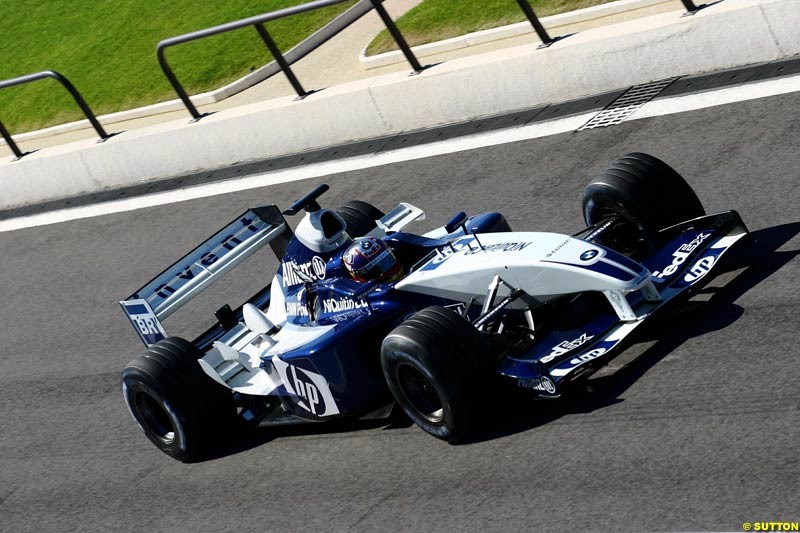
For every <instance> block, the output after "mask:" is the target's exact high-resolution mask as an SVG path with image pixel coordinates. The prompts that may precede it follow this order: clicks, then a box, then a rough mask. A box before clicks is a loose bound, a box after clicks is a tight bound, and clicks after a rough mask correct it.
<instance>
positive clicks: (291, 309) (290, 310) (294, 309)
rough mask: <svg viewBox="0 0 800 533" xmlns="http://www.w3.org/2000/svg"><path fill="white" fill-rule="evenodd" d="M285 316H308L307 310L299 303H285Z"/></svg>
mask: <svg viewBox="0 0 800 533" xmlns="http://www.w3.org/2000/svg"><path fill="white" fill-rule="evenodd" d="M286 314H287V315H290V316H308V309H306V306H305V305H303V304H302V303H300V302H286Z"/></svg>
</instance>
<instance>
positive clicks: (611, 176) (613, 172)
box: [583, 152, 705, 256]
mask: <svg viewBox="0 0 800 533" xmlns="http://www.w3.org/2000/svg"><path fill="white" fill-rule="evenodd" d="M703 215H705V210H704V209H703V205H702V204H701V203H700V200H699V199H698V198H697V195H696V194H695V192H694V191H693V190H692V188H691V187H690V186H689V184H688V183H686V181H685V180H684V179H683V178H682V177H681V175H680V174H678V173H677V172H676V171H675V170H674V169H673V168H672V167H670V166H669V165H667V164H666V163H664V162H663V161H661V160H660V159H658V158H656V157H653V156H651V155H648V154H644V153H640V152H634V153H630V154H626V155H624V156H622V157H621V158H619V159H617V160H616V161H614V162H613V163H612V164H611V166H609V168H607V169H606V170H604V171H603V173H602V174H600V176H598V177H596V178H595V179H593V180H592V181H591V182H590V183H589V185H587V186H586V189H584V191H583V216H584V219H585V221H586V224H587V225H588V226H593V225H595V224H598V223H599V222H601V221H602V220H604V219H606V218H609V217H611V216H616V217H618V218H619V223H618V224H615V226H614V227H613V229H611V230H609V231H608V232H607V233H606V234H604V235H603V237H602V240H601V241H600V244H605V245H606V246H609V247H611V248H615V249H617V250H618V251H620V252H622V253H625V254H626V255H632V256H636V255H639V254H641V253H643V252H646V251H648V250H651V249H652V248H653V246H654V244H655V242H656V240H657V237H656V236H657V234H658V232H659V230H661V229H663V228H666V227H669V226H672V225H674V224H678V223H679V222H683V221H686V220H691V219H693V218H697V217H701V216H703Z"/></svg>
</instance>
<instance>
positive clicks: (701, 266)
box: [683, 255, 717, 283]
mask: <svg viewBox="0 0 800 533" xmlns="http://www.w3.org/2000/svg"><path fill="white" fill-rule="evenodd" d="M716 261H717V258H716V257H714V256H713V255H707V256H706V257H704V258H702V259H700V260H699V261H698V262H696V263H695V264H694V265H692V268H690V269H689V272H687V274H686V275H685V276H684V277H683V281H685V282H686V283H694V282H695V281H698V280H699V279H700V278H702V277H703V276H705V275H706V274H708V273H709V272H711V268H712V267H713V266H714V263H716Z"/></svg>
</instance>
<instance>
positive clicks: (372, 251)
mask: <svg viewBox="0 0 800 533" xmlns="http://www.w3.org/2000/svg"><path fill="white" fill-rule="evenodd" d="M342 263H344V267H345V268H346V269H347V272H348V273H349V274H350V276H351V277H352V278H353V279H354V280H356V281H373V280H376V281H387V280H390V281H393V280H395V279H397V278H399V277H400V275H401V274H402V265H401V264H400V261H398V260H397V257H395V255H394V252H392V249H391V248H389V246H387V244H386V243H385V242H383V241H382V240H381V239H378V238H376V237H359V238H358V239H354V240H353V242H352V243H350V245H349V246H348V247H347V248H346V249H345V251H344V252H343V253H342Z"/></svg>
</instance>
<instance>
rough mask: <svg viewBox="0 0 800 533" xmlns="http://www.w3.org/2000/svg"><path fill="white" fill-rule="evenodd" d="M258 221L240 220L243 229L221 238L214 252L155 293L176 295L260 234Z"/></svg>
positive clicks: (193, 264)
mask: <svg viewBox="0 0 800 533" xmlns="http://www.w3.org/2000/svg"><path fill="white" fill-rule="evenodd" d="M256 221H257V220H256V219H255V218H248V217H246V216H244V217H242V218H240V219H239V221H238V222H239V224H241V226H242V227H241V228H240V229H239V230H235V229H234V230H233V231H234V233H232V234H230V235H225V236H223V237H221V238H220V241H219V242H218V244H217V245H216V246H215V247H214V249H213V250H211V251H208V252H205V253H204V254H203V255H201V256H200V257H199V258H198V259H197V260H194V261H193V262H192V264H190V265H189V266H187V267H186V268H185V269H183V270H182V271H180V272H178V273H177V275H176V276H175V278H174V279H173V280H172V281H170V282H169V283H164V284H162V285H159V286H158V287H156V288H155V289H154V290H153V292H155V293H156V294H157V295H158V296H159V297H160V298H169V297H170V295H172V294H175V293H176V292H177V291H178V289H179V288H181V287H182V286H183V285H185V284H186V283H187V282H188V281H191V280H192V279H194V277H195V276H196V275H197V274H199V273H200V272H202V271H204V270H206V269H207V267H210V266H211V265H213V264H214V263H216V262H217V261H219V259H220V257H224V256H225V255H226V254H227V253H228V252H230V251H232V250H233V249H234V248H236V247H237V246H238V245H240V244H242V242H244V241H243V239H247V238H249V237H251V236H252V235H255V234H256V233H258V232H259V230H260V228H259V227H257V226H255V225H254V222H256ZM156 307H157V306H156Z"/></svg>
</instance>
